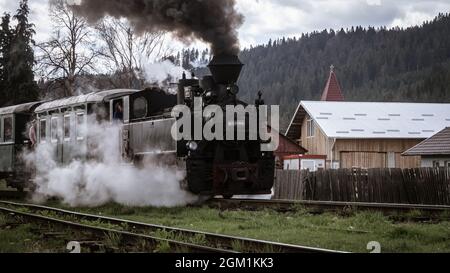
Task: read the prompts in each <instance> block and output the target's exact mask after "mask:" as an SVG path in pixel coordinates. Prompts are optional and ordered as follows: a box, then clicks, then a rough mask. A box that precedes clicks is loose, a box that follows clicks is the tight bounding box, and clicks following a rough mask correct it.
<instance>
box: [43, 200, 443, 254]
mask: <svg viewBox="0 0 450 273" xmlns="http://www.w3.org/2000/svg"><path fill="white" fill-rule="evenodd" d="M51 205H53V206H55V205H58V204H56V203H53V204H51ZM69 209H70V208H69ZM76 210H78V211H82V212H86V213H91V214H101V215H105V216H106V215H108V216H114V217H120V218H124V219H128V220H134V221H140V222H147V223H153V224H161V225H167V226H172V227H182V228H187V229H193V230H201V231H208V232H214V233H221V234H228V235H237V236H243V237H249V238H256V239H264V240H269V241H276V242H283V243H292V244H299V245H305V246H311V247H322V248H329V249H336V250H343V251H352V252H369V251H368V250H367V249H366V247H367V243H369V242H370V241H377V242H380V243H381V246H382V252H450V222H448V221H443V222H440V223H415V222H402V223H396V222H393V221H391V220H390V219H388V218H387V217H385V216H383V215H382V214H380V213H372V212H370V213H369V212H356V213H353V214H350V215H348V216H338V215H335V214H321V215H312V214H309V213H307V212H306V211H305V210H303V209H301V208H299V209H298V210H297V211H294V212H288V213H278V212H275V211H273V210H262V211H239V210H236V211H222V212H219V211H218V210H217V209H211V208H208V207H206V206H205V207H194V208H192V207H190V208H170V209H169V208H133V207H124V206H120V205H117V204H109V205H106V206H102V207H98V208H78V209H76ZM411 216H415V213H413V215H411ZM156 235H158V236H160V237H163V238H168V239H183V238H176V236H175V235H173V234H170V233H168V232H160V233H159V234H156ZM203 240H204V238H197V239H194V240H193V242H195V241H198V242H203ZM239 247H241V246H239V245H236V248H239ZM165 249H166V247H165V246H160V251H162V252H163V251H165Z"/></svg>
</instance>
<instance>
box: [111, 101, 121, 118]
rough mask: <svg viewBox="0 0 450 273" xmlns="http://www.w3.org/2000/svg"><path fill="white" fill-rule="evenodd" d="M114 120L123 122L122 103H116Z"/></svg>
mask: <svg viewBox="0 0 450 273" xmlns="http://www.w3.org/2000/svg"><path fill="white" fill-rule="evenodd" d="M113 119H114V120H123V108H122V104H121V103H120V102H118V103H116V105H115V106H114V116H113Z"/></svg>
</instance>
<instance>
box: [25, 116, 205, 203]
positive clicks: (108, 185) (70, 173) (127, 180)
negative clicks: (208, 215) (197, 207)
mask: <svg viewBox="0 0 450 273" xmlns="http://www.w3.org/2000/svg"><path fill="white" fill-rule="evenodd" d="M88 120H89V122H88V126H87V127H85V128H86V129H85V131H86V132H84V133H85V134H84V135H85V139H88V143H89V144H88V146H86V144H85V143H86V142H85V141H82V142H77V145H73V147H71V148H72V149H76V151H78V152H79V154H80V155H82V154H84V153H85V152H86V151H88V153H89V155H90V156H93V157H94V158H91V159H89V160H81V159H74V160H73V161H72V162H71V163H69V164H68V165H67V164H60V163H59V162H58V161H56V160H55V155H56V145H55V144H53V143H46V144H45V143H44V144H40V145H38V146H37V147H36V149H35V151H34V152H32V153H29V154H27V155H25V156H24V158H25V160H26V162H27V163H28V165H29V166H30V167H32V168H34V169H35V171H36V178H35V183H36V190H35V193H34V196H33V199H34V201H37V202H42V201H45V200H47V199H49V198H52V197H56V198H59V199H61V200H62V201H63V202H64V203H66V204H68V205H70V206H99V205H102V204H105V203H108V202H116V203H119V204H123V205H129V206H155V207H174V206H183V205H187V204H189V203H194V202H196V201H197V196H195V195H193V194H191V193H189V192H186V191H184V190H182V189H181V188H180V181H182V180H183V179H184V176H185V173H184V172H183V171H181V170H176V169H175V168H173V167H167V166H161V165H157V164H155V163H151V162H146V163H147V164H145V165H144V166H145V167H143V168H138V167H136V166H133V165H131V164H127V163H125V162H123V161H122V160H121V152H120V141H119V140H120V138H119V134H120V130H119V128H120V126H118V125H112V124H110V123H109V122H108V123H101V124H99V123H97V122H96V121H94V120H95V118H91V117H89V118H88ZM60 135H61V134H60ZM82 143H84V144H83V145H81V144H82Z"/></svg>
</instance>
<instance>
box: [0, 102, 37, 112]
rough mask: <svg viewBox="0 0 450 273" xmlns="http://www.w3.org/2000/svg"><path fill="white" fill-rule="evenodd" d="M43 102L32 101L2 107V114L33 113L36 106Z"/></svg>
mask: <svg viewBox="0 0 450 273" xmlns="http://www.w3.org/2000/svg"><path fill="white" fill-rule="evenodd" d="M41 103H42V102H38V101H35V102H30V103H24V104H19V105H13V106H9V107H4V108H0V115H11V114H21V113H23V114H31V113H33V111H34V109H35V108H36V106H38V105H39V104H41Z"/></svg>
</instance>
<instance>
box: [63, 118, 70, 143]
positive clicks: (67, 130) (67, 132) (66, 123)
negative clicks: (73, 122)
mask: <svg viewBox="0 0 450 273" xmlns="http://www.w3.org/2000/svg"><path fill="white" fill-rule="evenodd" d="M64 140H65V141H70V115H67V116H64Z"/></svg>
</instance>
